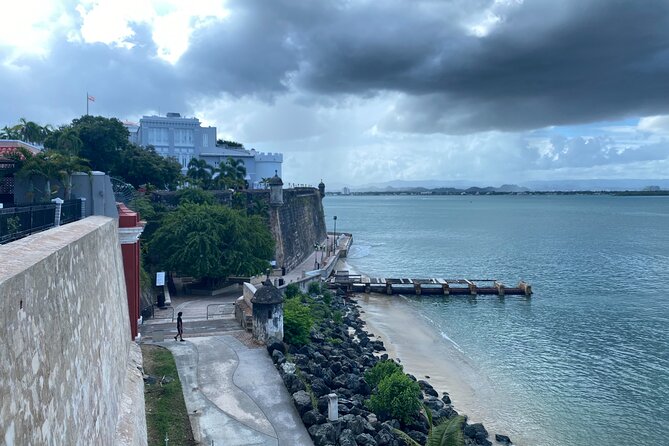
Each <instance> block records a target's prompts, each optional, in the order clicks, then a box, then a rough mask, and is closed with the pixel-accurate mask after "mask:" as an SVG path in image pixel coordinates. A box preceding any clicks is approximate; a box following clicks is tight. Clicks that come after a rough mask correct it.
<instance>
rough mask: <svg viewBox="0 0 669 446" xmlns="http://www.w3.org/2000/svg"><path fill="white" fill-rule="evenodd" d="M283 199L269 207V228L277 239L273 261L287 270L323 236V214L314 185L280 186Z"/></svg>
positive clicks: (306, 254) (321, 239)
mask: <svg viewBox="0 0 669 446" xmlns="http://www.w3.org/2000/svg"><path fill="white" fill-rule="evenodd" d="M283 202H284V204H283V206H280V207H277V208H274V207H273V208H272V209H270V229H271V231H272V235H273V236H274V240H276V242H277V244H276V265H277V267H278V268H280V267H282V266H285V267H286V268H287V269H289V270H290V269H292V268H294V267H295V266H297V265H299V264H300V263H301V262H302V261H303V260H304V259H306V258H307V257H308V256H309V254H311V253H312V252H313V251H314V243H319V242H322V241H323V240H324V239H325V237H326V232H325V217H324V213H323V204H322V203H321V196H320V194H319V192H318V189H312V188H309V189H297V190H296V189H284V191H283Z"/></svg>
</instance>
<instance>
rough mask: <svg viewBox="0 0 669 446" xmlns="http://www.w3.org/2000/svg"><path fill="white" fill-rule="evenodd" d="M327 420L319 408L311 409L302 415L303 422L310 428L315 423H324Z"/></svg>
mask: <svg viewBox="0 0 669 446" xmlns="http://www.w3.org/2000/svg"><path fill="white" fill-rule="evenodd" d="M325 421H327V420H326V419H325V417H324V416H323V415H321V414H320V412H318V411H317V410H313V409H312V410H310V411H307V412H305V413H304V415H302V422H303V423H304V425H305V426H306V427H307V428H308V427H310V426H313V425H314V424H323V423H325Z"/></svg>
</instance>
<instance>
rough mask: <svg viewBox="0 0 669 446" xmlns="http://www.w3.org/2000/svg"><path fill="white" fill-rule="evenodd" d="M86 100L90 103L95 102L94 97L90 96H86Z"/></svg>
mask: <svg viewBox="0 0 669 446" xmlns="http://www.w3.org/2000/svg"><path fill="white" fill-rule="evenodd" d="M88 100H89V101H91V102H95V96H91V95H90V94H89V95H88Z"/></svg>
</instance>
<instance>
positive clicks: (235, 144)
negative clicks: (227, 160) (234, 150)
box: [216, 139, 244, 148]
mask: <svg viewBox="0 0 669 446" xmlns="http://www.w3.org/2000/svg"><path fill="white" fill-rule="evenodd" d="M216 144H218V145H221V146H223V145H225V146H228V147H240V148H241V147H244V145H243V144H241V143H238V142H237V141H227V140H223V139H219V140H218V141H216Z"/></svg>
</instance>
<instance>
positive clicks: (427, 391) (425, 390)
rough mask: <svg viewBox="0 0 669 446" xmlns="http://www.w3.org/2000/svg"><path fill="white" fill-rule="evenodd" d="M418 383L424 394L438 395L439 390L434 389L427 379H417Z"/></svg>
mask: <svg viewBox="0 0 669 446" xmlns="http://www.w3.org/2000/svg"><path fill="white" fill-rule="evenodd" d="M418 385H419V386H420V389H421V390H422V391H423V393H424V394H425V395H429V396H434V397H437V398H438V397H439V392H437V391H436V390H434V387H432V386H431V385H430V383H428V382H427V381H424V380H422V379H421V380H419V381H418Z"/></svg>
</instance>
